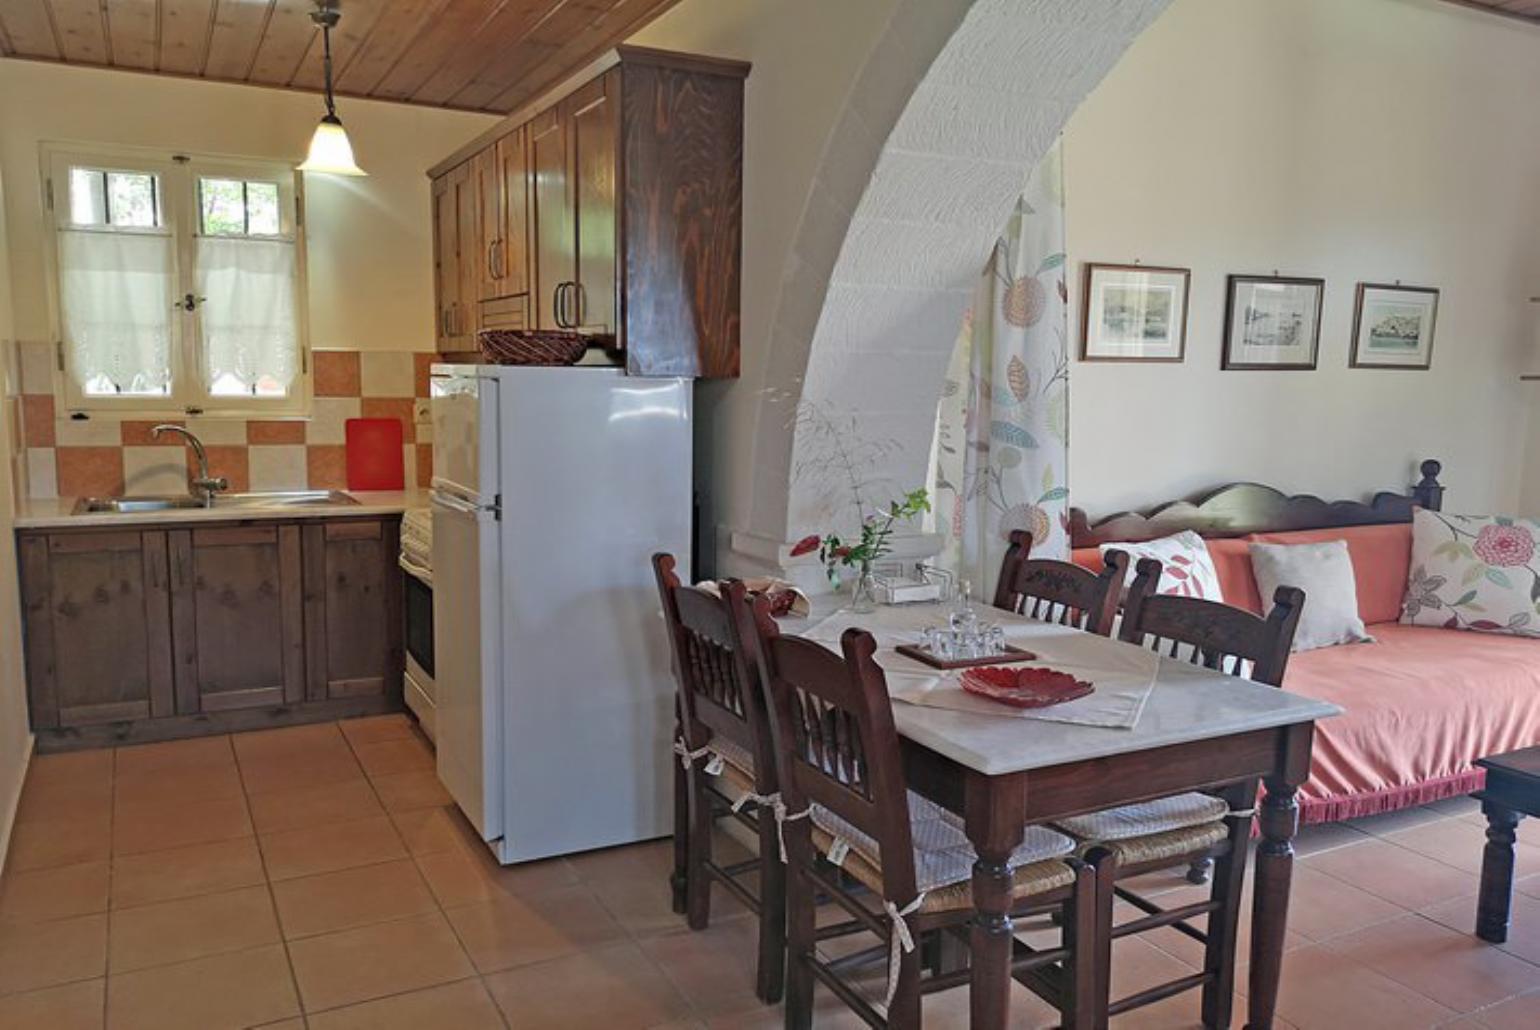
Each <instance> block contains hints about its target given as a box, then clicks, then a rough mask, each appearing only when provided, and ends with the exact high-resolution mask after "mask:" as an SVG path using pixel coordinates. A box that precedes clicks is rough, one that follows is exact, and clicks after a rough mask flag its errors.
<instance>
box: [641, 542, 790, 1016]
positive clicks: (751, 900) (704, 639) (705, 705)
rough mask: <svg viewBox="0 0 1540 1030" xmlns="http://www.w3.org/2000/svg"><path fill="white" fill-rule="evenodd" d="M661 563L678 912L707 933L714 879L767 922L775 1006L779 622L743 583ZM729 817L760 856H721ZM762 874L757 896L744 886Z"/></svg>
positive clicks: (769, 988) (782, 938)
mask: <svg viewBox="0 0 1540 1030" xmlns="http://www.w3.org/2000/svg"><path fill="white" fill-rule="evenodd" d="M652 566H653V572H654V573H655V575H656V577H657V581H658V592H659V594H660V595H661V597H662V600H663V616H664V621H665V622H666V623H667V626H668V636H669V643H670V646H671V648H672V651H673V657H674V676H675V680H676V684H677V692H676V695H675V707H676V712H677V715H678V719H679V726H678V732H677V734H676V741H675V745H674V747H675V751H676V753H677V754H678V756H679V761H678V762H677V763H676V765H675V774H674V776H675V785H674V873H673V877H672V887H673V891H674V899H675V903H674V908H675V911H682V912H683V913H684V914H685V916H686V918H687V921H688V923H689V925H690V928H691V929H693V930H702V929H705V928H706V926H707V925H708V924H709V923H710V919H711V885H712V883H713V882H715V883H718V884H721V886H722V887H723V888H725V889H726V890H727V891H728V892H729V893H730V894H732V895H733V896H734V897H736V898H737V899H738V900H739V901H741V902H742V903H743V904H744V905H745V906H746V907H747V908H749V909H750V910H752V911H753V912H754V913H755V914H756V915H758V917H759V958H758V971H757V975H756V982H755V993H756V994H757V995H758V996H759V998H760V999H761V1000H763V1001H765V1002H766V1003H771V1004H773V1003H774V1002H776V1001H779V1000H780V997H781V993H782V991H783V989H784V986H785V967H786V914H785V913H786V867H785V865H784V864H783V863H782V861H781V854H780V837H779V834H778V832H777V830H778V826H777V821H776V817H775V814H774V813H775V807H774V806H775V804H776V803H777V802H778V801H779V795H778V794H777V787H776V762H775V750H774V744H773V743H772V741H771V736H770V733H771V730H770V721H769V716H768V713H767V712H766V711H765V707H764V698H765V691H764V688H763V687H762V686H761V685H760V683H759V676H760V670H761V668H762V663H761V662H760V661H759V654H758V649H759V646H760V641H761V640H771V639H774V638H775V636H776V633H777V630H776V626H775V620H774V619H772V618H771V617H770V612H769V606H768V605H767V604H766V603H764V602H763V600H761V601H760V603H759V604H757V605H750V604H749V603H748V601H747V600H746V598H745V591H744V587H743V584H742V583H740V582H738V581H736V580H726V581H724V582H723V583H722V584H721V585H720V588H719V590H720V594H719V595H718V594H713V593H711V592H709V591H706V590H702V589H700V588H698V587H689V586H684V585H682V584H681V583H680V582H679V577H678V576H677V575H676V574H675V573H674V568H675V562H674V558H673V556H672V555H669V554H655V555H653V558H652ZM734 610H742V611H744V612H745V613H747V617H748V619H749V620H750V624H751V625H752V626H753V627H754V632H752V633H749V634H746V635H741V636H740V634H738V632H737V627H736V623H735V620H734V617H733V615H732V614H731V613H732V612H733V611H734ZM723 816H731V817H733V818H736V819H738V820H740V821H741V822H742V823H743V824H744V825H746V826H748V827H749V828H750V829H751V830H752V831H753V832H754V834H755V835H756V836H757V838H758V841H759V849H758V854H757V855H755V856H754V857H753V858H752V859H749V860H746V861H744V862H739V863H735V864H733V865H722V864H720V863H718V862H717V861H716V860H715V859H714V858H713V855H712V832H713V828H714V826H715V824H716V821H717V820H718V819H719V818H721V817H723ZM756 875H757V877H758V882H759V887H758V890H757V891H755V890H753V889H751V888H750V887H749V886H748V885H747V884H746V883H745V882H744V881H745V880H746V879H748V878H750V877H751V876H756Z"/></svg>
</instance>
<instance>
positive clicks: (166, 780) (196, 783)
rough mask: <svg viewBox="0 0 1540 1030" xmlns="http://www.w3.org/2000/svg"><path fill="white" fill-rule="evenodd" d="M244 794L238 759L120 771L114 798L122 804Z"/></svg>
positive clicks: (194, 799) (148, 803)
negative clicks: (175, 766) (165, 767)
mask: <svg viewBox="0 0 1540 1030" xmlns="http://www.w3.org/2000/svg"><path fill="white" fill-rule="evenodd" d="M240 796H241V777H240V775H239V774H238V773H237V772H236V771H235V763H234V762H231V763H230V764H229V765H222V766H208V767H198V766H189V767H187V768H182V769H176V768H172V769H152V770H147V771H144V772H135V773H131V774H130V773H120V774H119V775H118V779H117V783H116V784H115V787H114V793H113V799H114V802H115V803H116V805H117V806H118V807H120V808H121V807H122V806H125V805H128V806H133V805H154V804H169V803H171V802H174V801H175V802H182V801H214V800H217V799H219V798H238V797H240Z"/></svg>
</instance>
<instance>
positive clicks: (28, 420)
mask: <svg viewBox="0 0 1540 1030" xmlns="http://www.w3.org/2000/svg"><path fill="white" fill-rule="evenodd" d="M53 420H54V409H53V394H51V393H26V394H22V397H21V438H22V440H24V441H25V442H26V446H28V447H52V446H53V445H54V429H53Z"/></svg>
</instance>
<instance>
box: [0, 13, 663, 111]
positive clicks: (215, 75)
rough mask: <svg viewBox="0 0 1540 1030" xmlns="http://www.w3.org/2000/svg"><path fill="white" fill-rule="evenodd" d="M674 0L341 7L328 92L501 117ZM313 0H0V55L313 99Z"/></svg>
mask: <svg viewBox="0 0 1540 1030" xmlns="http://www.w3.org/2000/svg"><path fill="white" fill-rule="evenodd" d="M676 2H678V0H341V3H340V4H339V7H340V9H341V11H342V21H341V22H340V23H339V24H338V26H337V28H336V29H335V30H334V31H333V32H332V58H333V64H334V70H333V74H334V78H335V80H336V88H337V93H338V94H339V95H342V96H353V97H371V98H373V99H376V100H395V101H402V102H405V103H413V104H426V105H430V106H433V107H452V108H458V109H461V110H468V111H490V112H495V113H499V114H506V113H508V112H510V111H513V110H514V109H516V108H518V107H520V106H521V105H523V104H525V103H527V102H529V101H530V100H532V99H535V98H536V97H538V96H539V95H540V94H541V93H543V92H545V91H546V90H548V89H550V88H551V87H553V86H555V85H557V84H558V83H559V82H561V81H562V80H563V79H565V78H567V77H568V76H569V75H571V74H572V73H573V72H576V71H578V70H579V69H581V68H582V67H583V66H585V65H587V64H588V63H589V62H591V61H593V60H594V59H595V58H596V57H598V56H599V55H600V54H602V53H604V52H605V51H606V50H608V49H610V48H611V47H613V46H614V45H615V44H617V43H620V42H622V41H624V40H625V39H626V38H628V37H629V36H631V35H632V34H633V33H634V32H636V31H637V30H638V29H640V28H641V27H642V26H644V25H646V24H647V23H648V22H650V21H652V20H653V19H654V18H656V17H657V16H658V15H659V14H661V13H663V12H664V11H665V10H667V9H668V8H669V7H672V6H673V5H674V4H675V3H676ZM314 6H315V5H314V3H313V2H312V0H0V55H4V56H6V57H22V58H30V59H33V60H39V61H62V62H64V63H67V64H84V65H95V66H99V67H108V68H125V69H132V70H136V71H145V72H158V73H161V74H166V75H183V76H198V77H201V78H206V79H219V80H222V81H225V82H245V83H251V84H254V85H261V86H280V87H290V88H295V89H305V90H319V89H320V88H321V85H322V76H321V35H320V31H319V30H318V29H317V28H316V27H315V25H314V24H312V22H311V20H310V12H311V11H312V10H313V9H314Z"/></svg>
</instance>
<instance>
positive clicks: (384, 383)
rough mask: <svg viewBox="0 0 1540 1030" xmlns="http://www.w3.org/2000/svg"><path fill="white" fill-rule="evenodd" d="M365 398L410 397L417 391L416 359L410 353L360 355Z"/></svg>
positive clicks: (375, 352) (361, 381)
mask: <svg viewBox="0 0 1540 1030" xmlns="http://www.w3.org/2000/svg"><path fill="white" fill-rule="evenodd" d="M359 359H360V366H359V372H360V383H361V386H362V388H363V389H362V395H363V396H365V397H410V396H412V394H413V392H414V390H415V385H416V384H415V379H416V374H415V370H414V367H413V365H414V359H413V356H412V354H411V353H410V352H408V351H365V352H364V353H362V354H360V355H359Z"/></svg>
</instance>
